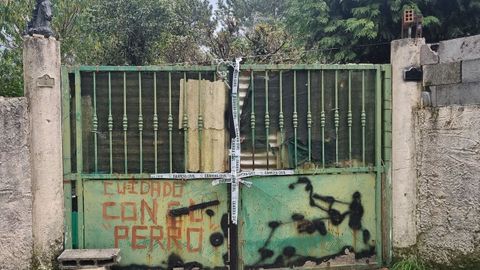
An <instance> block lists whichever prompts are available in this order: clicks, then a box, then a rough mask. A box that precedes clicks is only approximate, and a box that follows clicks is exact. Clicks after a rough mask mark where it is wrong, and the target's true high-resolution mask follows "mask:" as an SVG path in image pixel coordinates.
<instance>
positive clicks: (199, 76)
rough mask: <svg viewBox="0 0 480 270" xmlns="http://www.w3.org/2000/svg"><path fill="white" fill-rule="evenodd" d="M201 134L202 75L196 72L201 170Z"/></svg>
mask: <svg viewBox="0 0 480 270" xmlns="http://www.w3.org/2000/svg"><path fill="white" fill-rule="evenodd" d="M202 133H203V115H202V73H201V72H198V148H199V151H198V152H199V155H198V156H199V161H200V162H199V165H200V170H202Z"/></svg>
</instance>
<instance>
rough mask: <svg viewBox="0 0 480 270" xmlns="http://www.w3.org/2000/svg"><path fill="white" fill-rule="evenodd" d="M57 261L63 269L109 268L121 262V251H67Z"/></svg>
mask: <svg viewBox="0 0 480 270" xmlns="http://www.w3.org/2000/svg"><path fill="white" fill-rule="evenodd" d="M57 260H58V262H59V263H60V268H61V269H92V268H102V267H107V268H108V267H110V266H113V265H116V264H117V263H118V262H119V261H120V249H113V248H112V249H67V250H65V251H63V252H62V254H61V255H60V256H59V257H58V258H57Z"/></svg>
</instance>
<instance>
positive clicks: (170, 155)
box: [168, 72, 173, 173]
mask: <svg viewBox="0 0 480 270" xmlns="http://www.w3.org/2000/svg"><path fill="white" fill-rule="evenodd" d="M172 131H173V115H172V73H171V72H168V160H169V168H170V173H172V172H173V155H172V152H173V147H172Z"/></svg>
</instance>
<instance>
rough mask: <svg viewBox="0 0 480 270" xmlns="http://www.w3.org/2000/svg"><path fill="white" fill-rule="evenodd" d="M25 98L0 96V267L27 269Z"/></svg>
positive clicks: (29, 191) (28, 210)
mask: <svg viewBox="0 0 480 270" xmlns="http://www.w3.org/2000/svg"><path fill="white" fill-rule="evenodd" d="M31 183H32V181H31V168H30V149H29V118H28V108H27V100H26V99H25V98H3V97H0V262H1V263H0V269H30V267H31V261H32V247H33V236H32V186H31Z"/></svg>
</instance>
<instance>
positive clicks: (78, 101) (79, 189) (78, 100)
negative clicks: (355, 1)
mask: <svg viewBox="0 0 480 270" xmlns="http://www.w3.org/2000/svg"><path fill="white" fill-rule="evenodd" d="M75 120H76V121H75V133H76V138H75V142H76V143H75V144H76V151H75V152H76V155H77V174H76V182H75V183H76V195H77V210H78V234H77V235H78V244H79V248H84V247H85V241H84V240H85V237H84V232H85V224H84V216H83V209H84V205H83V179H82V176H81V175H82V172H83V138H82V85H81V78H80V71H79V70H78V69H77V70H75Z"/></svg>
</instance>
